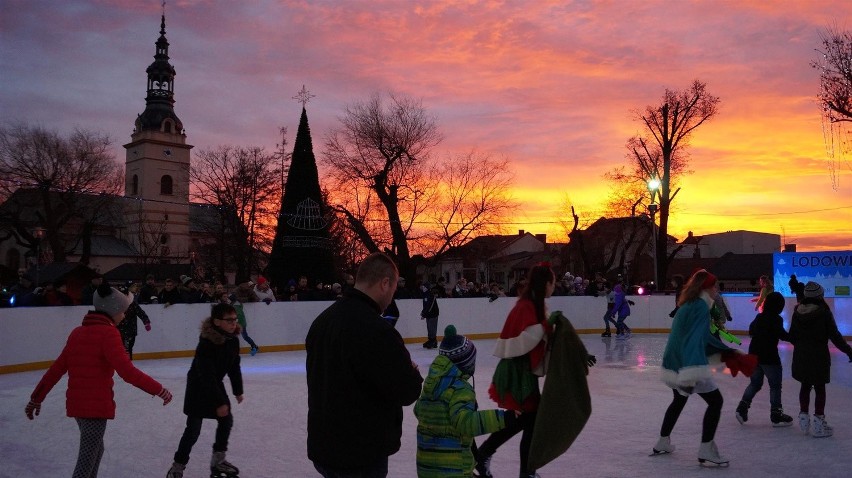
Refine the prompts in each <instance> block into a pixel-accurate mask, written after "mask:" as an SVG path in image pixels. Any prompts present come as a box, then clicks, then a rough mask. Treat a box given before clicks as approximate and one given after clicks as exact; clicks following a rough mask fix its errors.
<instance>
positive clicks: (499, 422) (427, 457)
mask: <svg viewBox="0 0 852 478" xmlns="http://www.w3.org/2000/svg"><path fill="white" fill-rule="evenodd" d="M468 378H470V377H469V376H467V375H464V374H462V372H461V370H459V369H458V367H456V366H455V365H454V364H453V362H451V361H450V359H448V358H447V357H445V356H443V355H438V356H437V357H435V360H434V361H433V362H432V365H431V366H430V367H429V375H428V376H427V377H426V381H425V382H424V383H423V392H422V393H421V395H420V398H419V399H418V400H417V403H416V404H415V405H414V415H415V416H416V417H417V420H418V424H417V476H418V477H419V478H428V477H442V478H445V477H469V476H473V466H474V464H475V463H474V458H473V454H472V453H471V451H470V446H471V443H472V442H473V437H475V436H477V435H484V434H486V433H493V432H496V431H498V430H500V429H502V428H503V427H505V419H504V416H503V414H504V413H505V412H504V411H503V410H482V411H479V410H477V405H476V393H475V392H474V390H473V387H472V386H471V385H470V383H469V382H468V381H467V380H468Z"/></svg>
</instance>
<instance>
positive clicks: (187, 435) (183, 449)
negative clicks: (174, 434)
mask: <svg viewBox="0 0 852 478" xmlns="http://www.w3.org/2000/svg"><path fill="white" fill-rule="evenodd" d="M203 420H204V419H203V418H201V417H190V416H187V417H186V428H184V430H183V436H182V437H180V444H178V449H177V451H176V452H175V457H174V460H175V463H180V464H183V465H186V464H187V463H189V453H190V452H191V451H192V447H193V445H195V442H197V441H198V436H199V435H200V434H201V422H202V421H203ZM216 423H217V425H216V441H215V442H213V451H228V438H229V437H230V436H231V428H232V427H233V426H234V416H233V415H231V414H230V413H229V414H228V415H227V416H224V417H218V418H216Z"/></svg>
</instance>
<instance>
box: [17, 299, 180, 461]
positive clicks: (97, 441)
mask: <svg viewBox="0 0 852 478" xmlns="http://www.w3.org/2000/svg"><path fill="white" fill-rule="evenodd" d="M130 302H131V298H130V297H129V296H127V295H125V294H122V293H121V292H119V291H118V290H117V289H114V288H112V287H110V286H109V284H106V283H101V285H99V286H98V288H97V290H96V291H95V292H94V293H93V297H92V305H93V306H94V309H95V310H92V311H89V313H87V314H86V316H85V317H83V324H82V325H80V326H79V327H77V328H75V329H74V330H73V331H72V332H71V335H69V336H68V342H67V343H66V344H65V348H63V349H62V353H60V354H59V357H57V358H56V360H55V361H54V362H53V365H51V366H50V368H49V369H47V372H45V373H44V376H43V377H42V379H41V381H39V383H38V385H36V388H35V390H33V393H32V395H31V396H30V402H29V403H28V404H27V406H26V409H25V413H26V414H27V418H29V419H30V420H32V419H33V418H34V417H36V416H38V414H39V412H40V411H41V404H42V402H43V401H44V399H45V397H46V396H47V394H48V393H50V390H51V389H52V388H53V386H54V385H56V383H57V382H58V381H59V380H60V379H61V378H62V376H63V375H65V374H66V373H68V391H67V392H66V393H65V410H66V414H67V415H68V416H69V417H72V418H74V419H75V420H76V421H77V427H78V428H79V429H80V450H79V453H78V455H77V465H76V466H75V467H74V474H73V475H72V476H73V477H74V478H95V477H97V476H98V468H99V467H100V464H101V458H102V457H103V454H104V433H106V424H107V420H112V419H114V418H115V401H113V380H112V377H113V374H114V373H115V372H118V375H119V376H120V377H121V378H122V379H123V380H124V381H125V382H127V383H129V384H131V385H133V386H135V387H137V388H139V389H141V390H143V391H145V392H147V393H149V394H151V395H156V396H158V397H160V398H162V399H163V405H167V404H168V403H169V402H170V401H171V400H172V394H171V393H170V392H169V391H168V390H167V389H166V388H165V387H163V386H162V385H160V383H159V382H157V381H156V380H154V379H152V378H151V377H149V376H148V375H146V374H145V373H144V372H142V371H141V370H139V369H137V368H136V367H135V366H133V362H131V361H130V357H129V356H128V355H127V351H125V350H124V344H123V343H122V341H121V334H119V332H118V329H117V328H116V326H117V325H118V324H121V321H122V320H124V313H125V311H126V310H127V308H128V306H130Z"/></svg>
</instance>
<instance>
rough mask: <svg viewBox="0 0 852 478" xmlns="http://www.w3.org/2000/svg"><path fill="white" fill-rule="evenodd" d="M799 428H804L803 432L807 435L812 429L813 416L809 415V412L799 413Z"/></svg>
mask: <svg viewBox="0 0 852 478" xmlns="http://www.w3.org/2000/svg"><path fill="white" fill-rule="evenodd" d="M799 428H801V429H802V433H804V434H805V435H807V434H808V431H809V430H810V429H811V417H809V416H808V413H807V412H800V413H799Z"/></svg>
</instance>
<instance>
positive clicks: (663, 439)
mask: <svg viewBox="0 0 852 478" xmlns="http://www.w3.org/2000/svg"><path fill="white" fill-rule="evenodd" d="M715 285H716V277H715V276H714V275H713V274H711V273H709V272H707V271H706V270H704V269H702V270H699V271H697V272H696V273H695V274H693V275H692V277H691V278H690V279H689V281H688V282H687V283H686V285H685V286H684V288H683V292H682V293H681V295H680V298H679V300H678V306H679V308H678V309H677V313H676V314H675V316H674V321H673V322H672V329H671V332H670V333H669V340H668V342H667V343H666V350H665V352H664V353H663V374H662V380H663V382H664V383H665V384H666V385H667V386H668V387H669V388H671V389H672V394H673V398H672V402H671V404H670V405H669V407H668V409H667V410H666V414H665V417H664V419H663V425H662V427H661V428H660V439H659V440H658V441H657V444H656V445H655V446H654V451H653V454H654V455H659V454H666V453H671V452H673V451H674V446H673V445H672V444H671V438H670V435H671V432H672V429H674V426H675V424H676V423H677V419H678V417H680V413H681V411H683V407H684V406H685V405H686V401H687V399H688V398H689V396H690V395H692V394H693V393H697V394H698V396H700V397H701V398H702V399H704V401H705V402H707V411H706V412H705V413H704V421H703V426H702V429H701V446H700V447H699V449H698V461H699V462H700V463H703V464H704V463H707V464H715V465H720V466H726V465H727V464H728V460H727V459H726V458H723V457H722V456H720V455H719V450H718V449H717V448H716V443H715V441H714V440H713V438H714V436H715V434H716V428H717V426H718V425H719V416H720V414H721V412H722V403H723V399H722V394H721V393H720V392H719V387H718V386H717V385H716V382H714V381H713V376H712V371H711V365H710V361H711V358H712V359H713V360H714V361H715V362H717V363H719V362H720V360H719V359H721V360H724V361H725V364H726V365H727V366H728V367H729V368H730V369H731V375H733V376H736V375H737V373H738V372H740V371H742V372H743V374H744V375H746V376H750V375H751V372H752V371H753V370H754V367H755V366H756V365H757V360H756V357H754V356H747V355H745V354H742V353H740V352H739V351H736V350H734V349H731V348H730V347H728V346H726V345H725V344H723V343H722V342H721V341H720V340H719V339H718V338H717V337H716V336H715V335H713V333H712V332H711V331H710V309H711V308H712V307H713V299H712V290H713V288H714V287H715Z"/></svg>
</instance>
